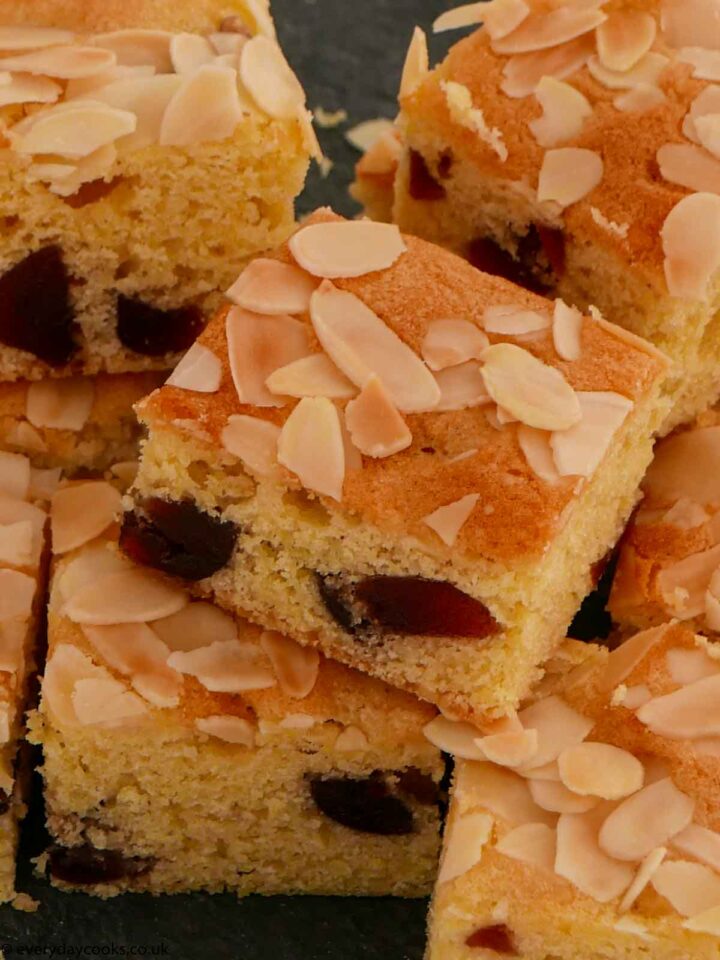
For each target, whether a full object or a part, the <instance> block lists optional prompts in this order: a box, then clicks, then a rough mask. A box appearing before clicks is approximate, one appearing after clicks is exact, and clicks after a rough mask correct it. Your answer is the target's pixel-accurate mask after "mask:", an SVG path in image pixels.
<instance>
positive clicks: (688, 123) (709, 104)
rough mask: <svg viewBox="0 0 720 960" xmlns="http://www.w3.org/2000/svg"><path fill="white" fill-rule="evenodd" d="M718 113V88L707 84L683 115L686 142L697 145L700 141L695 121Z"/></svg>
mask: <svg viewBox="0 0 720 960" xmlns="http://www.w3.org/2000/svg"><path fill="white" fill-rule="evenodd" d="M717 113H720V86H718V85H717V84H708V86H706V87H705V88H704V89H703V90H701V91H700V93H699V94H698V95H697V97H695V99H694V100H693V102H692V103H691V104H690V109H689V110H688V112H687V113H686V114H685V119H684V120H683V127H682V131H683V133H684V134H685V136H686V137H687V138H688V140H692V141H694V142H695V143H699V142H700V139H699V137H698V134H697V130H696V128H695V121H696V120H698V119H700V117H705V116H707V115H708V114H717Z"/></svg>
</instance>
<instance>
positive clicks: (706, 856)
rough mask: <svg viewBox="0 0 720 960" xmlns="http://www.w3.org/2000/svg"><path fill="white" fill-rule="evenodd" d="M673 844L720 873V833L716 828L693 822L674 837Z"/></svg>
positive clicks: (682, 851) (677, 848)
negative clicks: (710, 828) (711, 828)
mask: <svg viewBox="0 0 720 960" xmlns="http://www.w3.org/2000/svg"><path fill="white" fill-rule="evenodd" d="M672 845H673V847H675V849H676V850H679V851H680V852H681V853H686V854H687V855H688V856H690V857H694V858H695V859H696V860H700V861H702V863H705V864H707V865H708V866H709V867H712V868H713V870H716V871H718V873H720V834H719V833H716V832H715V831H714V830H708V829H707V827H701V826H699V825H698V824H696V823H691V824H690V826H688V827H686V828H685V829H684V830H683V831H682V833H678V834H677V836H675V837H673V841H672Z"/></svg>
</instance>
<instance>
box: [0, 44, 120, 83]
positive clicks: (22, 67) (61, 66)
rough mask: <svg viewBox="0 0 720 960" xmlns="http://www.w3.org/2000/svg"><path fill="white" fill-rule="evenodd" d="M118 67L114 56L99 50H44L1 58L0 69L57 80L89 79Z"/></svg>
mask: <svg viewBox="0 0 720 960" xmlns="http://www.w3.org/2000/svg"><path fill="white" fill-rule="evenodd" d="M114 65H115V55H114V54H113V53H112V52H111V51H109V50H98V49H97V48H96V47H79V46H64V47H45V48H44V49H42V50H34V51H31V52H28V53H16V54H15V55H14V56H9V57H4V56H0V70H10V71H12V72H14V73H30V74H33V75H36V76H42V77H52V78H54V79H56V80H73V79H75V78H77V77H90V76H92V75H93V74H94V73H100V72H101V71H102V70H108V69H109V68H110V67H113V66H114Z"/></svg>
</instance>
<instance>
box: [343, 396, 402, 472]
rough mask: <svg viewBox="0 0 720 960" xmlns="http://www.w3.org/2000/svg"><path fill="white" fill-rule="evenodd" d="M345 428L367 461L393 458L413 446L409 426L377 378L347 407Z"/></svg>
mask: <svg viewBox="0 0 720 960" xmlns="http://www.w3.org/2000/svg"><path fill="white" fill-rule="evenodd" d="M345 425H346V427H347V429H348V431H349V433H350V438H351V440H352V443H353V444H354V446H355V447H356V448H357V449H358V450H359V451H360V453H364V454H365V456H367V457H375V458H384V457H390V456H392V455H393V454H394V453H399V452H400V451H401V450H406V449H407V448H408V447H409V446H410V445H411V444H412V434H411V433H410V430H409V429H408V426H407V424H406V423H405V421H404V420H403V418H402V417H401V416H400V414H399V413H398V411H397V408H396V407H395V406H394V404H393V402H392V399H391V397H390V395H389V394H388V392H387V390H385V388H384V386H383V384H382V383H381V381H380V380H379V379H378V378H377V377H371V378H370V379H369V380H368V382H367V383H366V384H365V386H364V387H363V389H362V391H361V392H360V395H359V396H358V397H357V398H356V399H355V400H351V401H350V402H349V403H348V405H347V407H346V408H345Z"/></svg>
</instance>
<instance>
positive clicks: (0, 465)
mask: <svg viewBox="0 0 720 960" xmlns="http://www.w3.org/2000/svg"><path fill="white" fill-rule="evenodd" d="M29 491H30V460H29V459H28V458H27V457H26V456H24V455H23V454H21V453H6V452H4V451H0V493H2V494H4V495H5V496H7V497H12V498H13V499H17V500H26V499H27V496H28V493H29Z"/></svg>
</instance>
